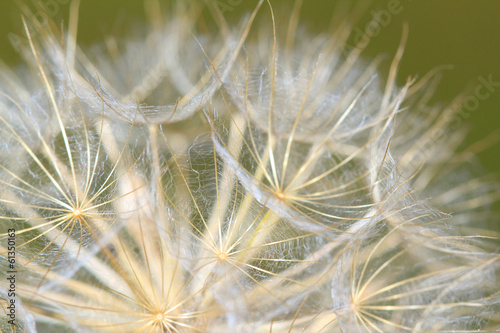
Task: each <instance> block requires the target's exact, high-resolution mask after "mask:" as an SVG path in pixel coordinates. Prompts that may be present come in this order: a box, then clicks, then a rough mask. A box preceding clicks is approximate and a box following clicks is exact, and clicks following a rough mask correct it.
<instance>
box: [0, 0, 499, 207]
mask: <svg viewBox="0 0 500 333" xmlns="http://www.w3.org/2000/svg"><path fill="white" fill-rule="evenodd" d="M52 1H56V2H58V3H69V1H68V0H52ZM200 1H202V0H200ZM206 1H216V0H206ZM217 1H219V2H220V3H222V4H223V5H227V6H228V7H226V8H230V10H228V11H226V12H225V16H226V17H227V19H228V21H229V22H237V21H238V20H239V18H240V17H241V16H242V15H244V14H245V13H248V12H249V11H250V10H251V9H253V8H254V7H255V4H256V3H257V0H217ZM361 1H363V0H361ZM394 1H397V0H373V1H369V3H368V1H367V6H368V10H367V11H366V14H365V15H364V16H363V17H362V19H361V20H360V21H359V22H358V23H357V24H356V27H358V28H360V29H361V30H364V29H365V25H366V23H367V22H368V21H369V20H370V19H371V18H372V14H371V11H372V10H374V11H378V10H381V9H387V8H388V6H389V5H390V3H391V2H392V3H394ZM26 2H30V1H29V0H28V1H26ZM41 2H45V3H49V2H51V0H43V1H41ZM337 2H338V1H332V0H304V4H303V8H302V14H301V21H302V22H303V24H306V25H307V26H308V28H309V29H310V30H311V31H314V32H321V31H325V30H326V29H327V27H328V26H329V25H330V24H331V18H332V15H333V11H334V9H335V6H336V4H337ZM352 2H354V1H352ZM397 2H399V3H400V7H402V8H403V9H402V11H401V13H399V14H397V15H392V16H391V20H390V23H389V24H388V25H387V27H384V28H383V29H382V30H381V32H380V34H379V35H378V36H376V37H374V38H372V40H371V43H370V45H369V46H368V48H367V49H366V52H365V56H367V57H370V56H375V55H377V54H379V53H381V52H382V53H385V54H387V56H388V58H390V57H391V56H393V55H394V53H395V50H396V48H397V46H398V43H399V40H400V38H401V31H402V26H403V22H407V23H408V24H409V28H410V34H409V40H408V43H407V47H406V50H405V55H404V58H403V61H402V64H401V69H400V72H399V80H400V82H404V81H405V80H406V78H407V77H408V76H409V75H420V76H421V75H423V74H425V73H427V72H428V71H430V70H431V69H433V68H435V67H437V66H440V65H452V66H453V69H451V70H448V71H446V72H445V73H444V76H443V79H442V81H441V84H440V86H439V87H438V89H437V92H436V97H435V100H436V101H442V102H444V103H446V102H450V101H451V100H452V99H453V97H455V96H456V95H457V94H459V93H461V92H463V91H464V90H466V89H467V88H474V87H475V86H477V85H478V77H480V76H482V77H485V78H487V77H488V76H490V75H491V76H492V78H493V80H494V81H495V82H500V20H499V18H498V15H499V14H500V1H498V0H480V1H477V0H453V1H450V0H413V1H412V0H399V1H397ZM271 3H272V4H273V5H274V6H276V8H277V9H278V8H279V7H280V6H292V5H293V3H294V1H293V0H271ZM58 7H59V8H57V12H56V13H55V15H54V18H56V19H58V18H63V19H67V17H68V12H69V7H70V6H69V4H61V5H58ZM141 19H144V6H143V1H141V0H100V1H97V0H82V1H81V5H80V23H79V35H78V39H79V43H82V44H84V45H85V44H87V45H89V44H91V43H93V42H97V41H100V40H101V39H102V36H103V35H105V34H106V33H110V32H111V31H112V29H115V30H117V31H120V33H122V32H123V33H124V32H126V30H127V29H129V27H132V26H133V25H132V24H131V22H137V21H140V20H141ZM9 32H14V33H17V34H20V35H22V24H21V20H20V11H19V9H18V7H17V5H16V1H11V0H0V58H1V59H2V60H3V61H4V62H6V63H7V64H9V65H15V64H16V63H19V57H18V56H17V54H16V52H15V50H14V48H12V47H11V46H10V43H9V40H8V38H7V35H8V33H9ZM304 47H307V45H304ZM497 89H498V90H495V91H494V92H493V93H492V95H491V96H490V97H489V98H488V99H487V100H484V101H481V103H480V105H479V108H478V109H477V110H475V111H473V112H471V114H470V116H469V117H468V118H467V119H464V124H463V125H461V126H466V127H468V128H469V130H470V131H469V135H468V137H467V139H466V140H467V142H468V143H473V142H476V141H478V140H481V139H483V138H485V137H487V136H488V135H489V134H491V133H493V132H495V131H498V130H499V129H500V88H497ZM479 158H480V160H481V162H482V164H483V167H484V172H485V173H494V174H496V177H497V179H499V180H500V145H499V144H498V143H496V144H494V145H493V146H492V147H490V148H489V149H488V150H486V151H484V152H482V153H480V155H479ZM495 210H496V211H497V212H499V213H500V204H497V205H496V206H495Z"/></svg>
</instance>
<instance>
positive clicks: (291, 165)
mask: <svg viewBox="0 0 500 333" xmlns="http://www.w3.org/2000/svg"><path fill="white" fill-rule="evenodd" d="M145 4H146V9H147V11H148V13H149V17H150V20H149V22H148V24H149V25H148V26H147V27H146V28H144V29H138V30H137V31H136V32H135V35H132V36H130V37H129V38H127V39H125V40H123V41H122V40H117V39H115V38H113V37H109V38H107V39H106V42H105V43H103V44H101V45H98V46H96V47H93V48H90V49H89V50H84V49H80V48H79V47H77V45H76V42H75V41H76V31H77V30H76V18H77V15H76V13H77V5H78V4H77V3H74V4H73V5H72V6H73V7H72V13H73V15H72V19H71V20H70V23H69V27H70V28H69V32H68V33H61V32H58V31H57V30H55V29H54V28H52V27H50V26H40V25H37V24H35V23H34V22H26V23H25V30H26V34H27V37H28V44H27V45H26V46H25V49H24V51H23V54H24V55H25V57H26V59H27V60H28V62H29V66H28V68H27V69H23V70H21V71H20V72H19V73H14V72H13V71H11V70H9V69H6V68H2V69H1V70H0V82H2V92H1V93H0V105H1V108H0V138H1V142H2V146H1V147H2V148H1V149H2V150H3V153H4V154H3V156H7V155H6V154H17V156H19V158H16V159H15V160H13V159H11V158H2V159H1V160H0V186H1V187H2V192H1V196H0V209H1V210H0V211H1V215H0V220H1V223H0V225H1V228H2V229H1V230H0V233H1V235H0V240H2V241H3V240H6V238H7V236H8V232H7V230H9V229H12V228H14V229H15V230H16V235H17V239H16V242H17V252H16V265H17V267H16V269H17V270H18V273H17V276H19V279H18V280H17V285H16V295H10V294H9V292H8V289H9V286H8V285H7V283H6V282H5V281H6V279H5V278H2V280H1V282H0V291H1V295H2V298H1V304H2V309H3V312H4V313H5V314H8V312H9V311H10V310H9V308H8V304H9V302H11V300H15V302H17V303H16V304H17V305H18V308H17V309H18V310H17V311H18V312H17V317H16V321H17V326H16V325H13V324H12V323H9V322H8V321H3V322H2V324H1V326H0V328H1V330H2V331H3V330H5V331H17V330H23V331H28V332H36V331H40V332H59V331H60V332H67V331H71V332H299V331H300V332H478V331H479V332H492V331H495V330H498V329H499V328H500V326H499V322H500V320H499V319H498V315H497V313H498V307H499V296H500V295H499V293H498V282H497V277H498V273H499V268H500V267H499V259H500V258H499V256H498V253H497V251H498V236H499V235H498V234H497V233H496V232H494V231H491V230H490V231H489V230H483V229H481V226H480V225H478V224H477V223H476V220H477V219H478V218H486V217H487V216H488V209H487V204H488V202H489V201H492V200H494V199H495V195H494V192H495V189H496V186H497V185H494V184H493V183H491V184H490V185H489V186H488V187H486V186H485V185H484V184H485V182H484V180H482V179H476V178H472V177H469V178H468V179H470V180H468V181H466V182H461V184H457V182H456V181H455V180H454V178H459V177H462V176H463V175H464V174H465V173H466V171H467V167H468V165H467V164H466V163H464V162H465V161H469V160H468V159H467V157H468V156H470V154H469V155H466V154H465V153H456V152H455V151H456V148H457V146H458V144H457V142H458V139H457V140H450V141H446V142H445V140H444V139H443V138H442V137H439V139H440V140H441V141H436V142H435V144H434V145H432V146H429V147H427V149H426V150H425V151H422V146H421V145H419V142H420V141H419V140H426V139H427V138H429V137H435V135H434V134H433V133H435V132H436V131H438V130H441V131H446V130H445V126H446V122H445V121H444V120H443V119H444V117H443V116H442V115H443V113H440V112H441V111H440V110H438V109H437V108H436V107H430V106H428V104H427V98H428V96H429V95H430V93H431V89H432V86H433V83H434V82H435V80H436V78H437V76H436V73H437V72H431V73H429V74H428V75H426V76H424V77H422V78H421V79H419V80H417V79H409V80H408V81H407V83H406V84H405V85H404V86H403V87H398V86H397V84H396V80H395V78H396V73H397V70H398V66H399V63H400V61H401V58H402V56H403V51H404V45H405V42H406V39H407V36H408V33H407V29H406V28H404V29H403V33H402V39H401V43H400V46H399V49H398V51H397V53H396V55H395V57H394V59H393V60H392V62H391V66H390V71H389V74H388V75H386V76H384V75H383V74H380V73H379V71H378V65H379V63H380V62H381V58H376V59H374V60H373V61H371V62H370V61H366V60H364V59H361V57H360V54H361V51H362V48H354V49H353V50H352V52H351V53H350V54H349V55H347V56H344V55H342V54H341V50H342V49H344V48H343V46H345V44H346V40H347V38H348V36H349V34H350V29H349V25H348V22H347V21H341V22H340V24H339V25H338V26H337V27H336V28H335V29H334V30H333V31H331V33H329V34H328V35H324V36H317V37H315V38H313V37H311V35H310V34H309V33H308V32H307V31H305V30H303V29H302V28H301V27H300V25H299V24H298V22H299V19H298V15H299V12H300V5H301V1H297V2H296V3H295V6H294V9H293V10H292V12H291V15H290V21H289V23H288V25H282V24H277V23H278V19H277V18H275V13H274V10H273V7H272V6H271V3H270V2H269V1H263V0H261V1H259V3H258V4H257V6H256V8H255V10H254V11H253V12H252V13H251V14H250V15H249V16H248V18H247V19H246V20H245V21H244V22H243V23H242V24H241V26H239V27H234V28H231V27H229V25H228V24H227V22H226V21H224V19H223V16H222V15H221V13H220V10H219V9H217V7H211V6H210V5H209V6H208V8H209V9H210V10H211V11H212V14H213V19H214V23H215V26H216V27H217V29H215V31H214V32H208V31H209V30H210V28H208V27H209V26H210V25H207V27H203V25H201V24H198V23H197V22H198V21H199V19H201V18H202V17H204V16H203V15H202V12H203V10H202V7H200V6H198V5H196V3H194V2H182V3H181V2H179V3H176V4H174V5H173V6H172V7H171V12H170V13H168V14H165V15H163V11H162V8H161V6H160V3H159V2H158V1H145ZM160 13H161V14H160ZM257 22H258V23H259V24H257ZM261 22H262V23H261ZM32 31H37V34H36V37H35V35H32V34H31V32H32ZM61 41H64V42H61ZM306 42H307V43H308V46H309V47H308V48H307V49H305V48H303V47H301V45H303V44H304V43H306ZM30 76H31V77H33V80H34V81H35V82H36V84H27V83H25V82H24V81H26V80H25V78H26V77H30ZM446 112H452V111H446ZM414 124H416V125H414ZM422 133H423V134H422ZM457 138H458V136H457ZM474 150H475V147H472V148H471V149H470V151H474ZM423 153H425V155H422V154H423ZM422 156H423V157H422ZM450 156H452V157H453V162H454V163H453V164H450V168H449V169H446V170H445V171H444V169H443V163H445V161H446V160H448V159H449V157H450ZM444 172H445V173H446V174H445V175H444V174H443V173H444ZM455 213H456V214H455ZM8 252H9V250H8V248H7V245H6V244H4V243H2V244H0V253H1V256H2V265H3V266H2V272H4V271H5V272H6V271H7V270H8V267H7V264H6V263H8V261H7V260H6V259H7V257H8Z"/></svg>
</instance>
